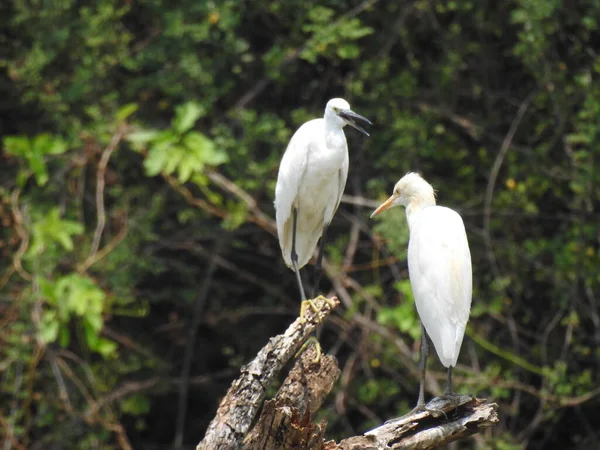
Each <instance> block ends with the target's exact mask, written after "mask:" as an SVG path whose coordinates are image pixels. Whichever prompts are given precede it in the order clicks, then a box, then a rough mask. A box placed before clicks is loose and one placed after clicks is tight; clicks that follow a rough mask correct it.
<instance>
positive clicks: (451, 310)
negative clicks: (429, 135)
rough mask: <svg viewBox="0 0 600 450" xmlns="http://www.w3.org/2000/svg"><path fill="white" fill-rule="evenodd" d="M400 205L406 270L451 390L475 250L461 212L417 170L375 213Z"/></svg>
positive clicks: (399, 183)
mask: <svg viewBox="0 0 600 450" xmlns="http://www.w3.org/2000/svg"><path fill="white" fill-rule="evenodd" d="M396 205H404V206H405V207H406V218H407V221H408V226H409V230H410V238H409V243H408V271H409V276H410V283H411V287H412V291H413V295H414V298H415V304H416V307H417V311H418V313H419V317H420V318H421V322H422V323H423V326H424V327H425V330H426V331H427V334H428V335H429V337H430V338H431V341H432V342H433V345H434V347H435V350H436V352H437V354H438V357H439V358H440V361H441V362H442V364H443V365H444V366H445V367H448V368H449V371H448V388H447V390H448V392H451V373H452V372H451V368H452V367H454V366H455V365H456V361H457V359H458V355H459V353H460V347H461V345H462V341H463V337H464V335H465V327H466V326H467V321H468V320H469V312H470V308H471V294H472V268H471V253H470V251H469V243H468V241H467V233H466V231H465V226H464V224H463V221H462V218H461V217H460V215H459V214H458V213H457V212H455V211H453V210H452V209H450V208H445V207H443V206H436V204H435V195H434V192H433V188H432V187H431V185H430V184H429V183H427V182H426V181H425V180H424V179H423V178H421V176H420V175H418V174H416V173H408V174H406V175H405V176H404V177H402V179H400V181H398V183H397V184H396V186H395V187H394V193H393V194H392V196H391V197H390V198H389V199H387V200H386V201H385V202H384V203H382V204H381V205H380V206H379V207H378V208H377V209H376V210H375V212H374V213H373V214H372V215H371V217H373V216H375V215H377V214H379V213H381V212H382V211H385V210H386V209H388V208H391V207H393V206H396ZM422 339H427V338H426V336H423V337H422ZM425 347H426V346H425ZM425 352H426V350H425ZM425 358H426V356H425ZM423 364H425V361H423ZM424 367H425V366H423V369H422V370H423V373H424V370H425V369H424ZM419 403H422V387H421V392H420V394H419Z"/></svg>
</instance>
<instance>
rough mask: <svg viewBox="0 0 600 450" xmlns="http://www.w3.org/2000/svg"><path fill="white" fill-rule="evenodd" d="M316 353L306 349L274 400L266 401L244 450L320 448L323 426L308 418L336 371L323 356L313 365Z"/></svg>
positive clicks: (310, 348)
mask: <svg viewBox="0 0 600 450" xmlns="http://www.w3.org/2000/svg"><path fill="white" fill-rule="evenodd" d="M316 355H317V353H316V351H315V349H314V346H312V347H309V348H308V349H307V350H306V351H305V352H303V353H302V355H301V356H300V358H299V359H298V360H297V361H296V364H295V365H294V368H293V369H292V371H291V372H290V374H289V375H288V377H287V378H286V380H285V382H284V383H283V385H282V386H281V388H280V389H279V392H278V393H277V395H276V397H275V399H274V400H267V401H266V402H265V407H264V408H263V411H262V413H261V415H260V419H259V420H258V423H257V424H256V426H255V427H254V428H253V429H252V431H250V433H248V436H246V439H244V446H243V448H244V449H247V450H253V449H262V450H288V449H292V448H293V449H295V450H319V449H321V448H322V447H323V444H324V434H325V428H326V426H327V422H326V421H325V420H322V421H321V422H319V423H317V424H314V423H312V422H311V417H313V416H314V414H315V413H316V412H317V411H318V410H319V409H320V408H321V405H322V404H323V400H324V399H325V397H326V396H327V394H329V392H330V391H331V389H332V388H333V386H334V385H335V382H336V381H337V379H338V377H339V376H340V369H339V367H338V364H337V361H336V359H335V358H334V357H333V356H328V355H324V356H323V357H322V358H321V360H320V362H319V363H318V364H315V363H314V361H315V357H316Z"/></svg>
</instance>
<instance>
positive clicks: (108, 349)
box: [92, 337, 118, 358]
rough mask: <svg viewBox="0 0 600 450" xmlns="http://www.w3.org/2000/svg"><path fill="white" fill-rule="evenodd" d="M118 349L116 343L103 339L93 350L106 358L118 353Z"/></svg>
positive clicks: (99, 340)
mask: <svg viewBox="0 0 600 450" xmlns="http://www.w3.org/2000/svg"><path fill="white" fill-rule="evenodd" d="M117 348H118V346H117V344H116V343H115V342H113V341H110V340H108V339H105V338H103V337H101V338H99V339H98V341H97V342H96V345H95V346H94V348H92V350H94V351H96V352H98V353H100V354H101V355H102V356H104V357H105V358H106V357H108V356H110V355H112V354H113V353H115V352H116V351H117Z"/></svg>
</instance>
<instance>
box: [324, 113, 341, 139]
mask: <svg viewBox="0 0 600 450" xmlns="http://www.w3.org/2000/svg"><path fill="white" fill-rule="evenodd" d="M323 119H324V120H325V133H327V134H329V133H331V132H334V133H335V132H339V131H340V130H341V129H342V128H344V125H346V122H344V120H343V119H342V118H341V117H339V116H338V115H337V114H336V113H334V112H331V111H326V112H325V116H324V117H323Z"/></svg>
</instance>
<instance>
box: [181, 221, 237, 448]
mask: <svg viewBox="0 0 600 450" xmlns="http://www.w3.org/2000/svg"><path fill="white" fill-rule="evenodd" d="M227 236H228V234H226V233H223V234H222V235H221V236H219V237H218V238H217V241H216V242H215V244H214V246H213V250H212V252H211V253H212V255H211V258H209V264H208V269H207V270H206V275H205V277H204V281H203V282H202V287H201V288H200V292H199V293H198V298H197V299H196V304H195V305H194V312H193V316H192V323H191V324H190V326H189V328H188V339H187V346H186V348H185V353H184V356H183V367H182V369H181V386H180V388H179V402H178V406H177V420H176V422H175V439H174V442H173V447H174V448H175V449H176V450H177V449H181V448H183V433H184V431H185V417H186V414H187V401H188V398H187V397H188V390H189V379H190V370H191V367H192V358H193V356H194V347H195V345H196V332H197V330H198V325H199V324H200V317H201V316H202V312H203V311H204V306H205V305H206V300H207V299H208V293H209V292H210V287H211V284H212V280H213V275H214V273H215V271H216V269H217V262H216V260H215V256H217V255H218V254H219V253H221V250H222V248H223V245H224V243H225V240H226V237H227Z"/></svg>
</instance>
